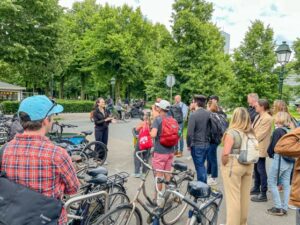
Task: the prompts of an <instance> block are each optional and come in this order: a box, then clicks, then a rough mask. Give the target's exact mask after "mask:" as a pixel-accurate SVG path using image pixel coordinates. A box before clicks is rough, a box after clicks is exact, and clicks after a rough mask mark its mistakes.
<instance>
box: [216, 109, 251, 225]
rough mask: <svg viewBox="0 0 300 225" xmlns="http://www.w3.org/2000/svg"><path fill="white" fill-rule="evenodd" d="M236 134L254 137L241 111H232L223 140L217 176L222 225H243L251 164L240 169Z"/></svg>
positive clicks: (249, 122)
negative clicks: (222, 196) (222, 200)
mask: <svg viewBox="0 0 300 225" xmlns="http://www.w3.org/2000/svg"><path fill="white" fill-rule="evenodd" d="M240 133H245V134H251V135H254V132H253V130H252V128H251V120H250V116H249V113H248V111H247V110H246V109H245V108H236V109H235V110H234V112H233V116H232V119H231V122H230V125H229V129H228V130H227V131H226V133H225V134H224V137H223V143H224V148H223V153H222V165H221V173H222V177H223V183H224V190H225V199H226V212H227V213H226V225H247V218H248V210H249V203H250V188H251V181H252V172H253V164H250V165H243V164H240V163H239V162H238V160H237V154H239V152H240V148H241V144H242V136H241V135H240Z"/></svg>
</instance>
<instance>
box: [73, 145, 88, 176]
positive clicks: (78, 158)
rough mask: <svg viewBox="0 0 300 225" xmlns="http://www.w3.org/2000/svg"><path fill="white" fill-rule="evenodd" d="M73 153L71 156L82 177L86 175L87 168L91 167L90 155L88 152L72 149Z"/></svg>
mask: <svg viewBox="0 0 300 225" xmlns="http://www.w3.org/2000/svg"><path fill="white" fill-rule="evenodd" d="M71 154H72V155H71V158H72V161H73V165H74V167H75V169H76V172H77V175H78V176H80V177H84V175H85V174H86V171H87V169H88V168H89V157H88V156H87V154H86V153H84V152H83V151H80V150H72V151H71Z"/></svg>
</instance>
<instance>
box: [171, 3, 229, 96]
mask: <svg viewBox="0 0 300 225" xmlns="http://www.w3.org/2000/svg"><path fill="white" fill-rule="evenodd" d="M173 9H174V13H173V15H172V18H173V36H174V40H175V45H174V48H175V50H174V51H175V55H174V59H175V65H174V69H173V73H174V75H175V77H176V78H177V80H178V81H179V84H180V93H181V94H182V95H183V97H184V98H185V100H187V99H188V98H189V97H190V95H192V94H196V93H203V94H206V95H211V94H221V93H222V92H223V90H224V89H225V87H226V85H227V84H228V82H229V81H230V80H231V77H232V71H231V67H230V60H229V56H228V55H226V54H225V53H224V38H223V37H222V36H221V33H220V31H219V29H218V28H217V27H216V25H214V24H213V23H212V22H211V18H212V12H213V6H212V3H208V2H206V1H204V0H176V1H175V3H174V4H173Z"/></svg>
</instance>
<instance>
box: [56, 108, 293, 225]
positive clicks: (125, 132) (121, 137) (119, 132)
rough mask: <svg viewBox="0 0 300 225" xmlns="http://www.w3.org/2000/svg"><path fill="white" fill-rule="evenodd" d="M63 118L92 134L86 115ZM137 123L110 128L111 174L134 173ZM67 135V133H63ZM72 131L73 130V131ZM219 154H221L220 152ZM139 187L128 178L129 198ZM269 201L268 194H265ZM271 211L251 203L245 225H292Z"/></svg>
mask: <svg viewBox="0 0 300 225" xmlns="http://www.w3.org/2000/svg"><path fill="white" fill-rule="evenodd" d="M59 117H60V118H62V121H64V122H66V123H72V124H74V125H78V126H79V127H78V128H76V129H75V131H78V132H79V131H82V130H93V124H92V123H91V122H90V121H89V115H88V114H87V113H80V114H78V113H76V114H62V115H60V116H59ZM137 122H138V120H132V121H130V122H128V123H123V122H120V123H116V124H111V126H110V128H109V129H110V130H109V144H108V149H109V152H108V165H107V168H108V169H109V172H110V174H113V173H115V172H119V171H126V172H128V173H130V174H131V173H132V172H133V168H134V167H133V141H132V135H131V129H132V128H133V127H134V126H135V125H136V124H137ZM66 131H68V130H66ZM70 131H71V130H70ZM73 131H74V129H73ZM91 140H94V137H91ZM219 152H220V151H219ZM189 155H190V154H189V152H187V151H185V152H184V157H182V158H181V159H180V160H182V161H184V162H186V163H187V164H188V165H189V167H190V168H194V167H193V163H192V160H188V156H189ZM152 182H153V180H152V179H149V181H148V182H147V190H149V193H151V190H152V186H153V183H152ZM139 183H140V180H139V179H136V178H129V180H128V183H127V185H126V186H127V188H128V194H129V196H130V197H131V198H132V197H133V195H134V194H135V192H136V189H137V186H138V184H139ZM218 186H219V188H220V189H221V190H222V189H223V187H222V180H221V178H220V181H219V185H218ZM268 196H269V198H271V194H270V193H268ZM270 207H272V201H271V200H269V201H268V202H267V203H252V202H251V204H250V212H249V220H248V225H294V224H295V212H294V211H293V210H289V212H288V216H284V217H276V216H270V215H268V214H266V213H265V212H266V210H267V209H268V208H270ZM140 209H141V211H142V214H143V221H144V223H143V224H147V223H146V222H145V221H146V218H147V217H146V216H147V215H146V213H145V212H144V211H143V209H142V208H140ZM185 219H186V217H185V218H182V220H181V221H179V222H178V223H176V224H180V225H181V224H184V222H183V221H185ZM220 223H225V202H224V201H223V203H222V206H221V209H220V215H219V221H218V224H220Z"/></svg>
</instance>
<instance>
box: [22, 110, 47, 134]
mask: <svg viewBox="0 0 300 225" xmlns="http://www.w3.org/2000/svg"><path fill="white" fill-rule="evenodd" d="M19 118H20V123H21V125H22V127H23V129H24V130H29V131H36V130H39V129H41V128H42V123H43V120H36V121H31V120H30V117H29V115H28V114H27V113H25V112H19Z"/></svg>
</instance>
